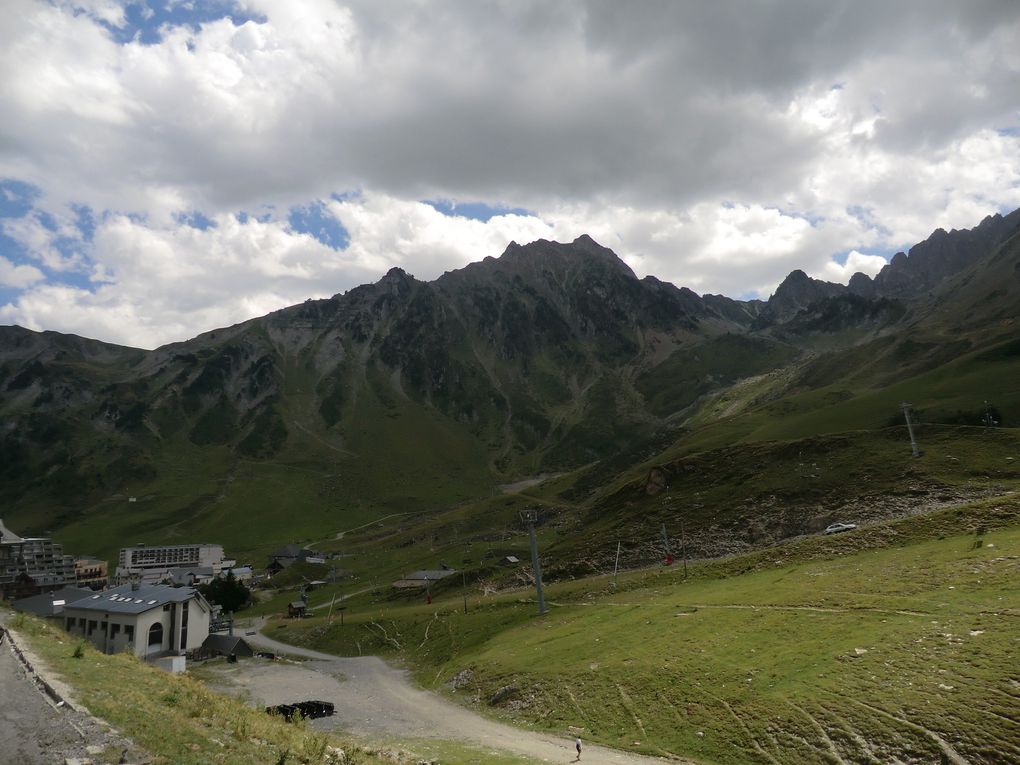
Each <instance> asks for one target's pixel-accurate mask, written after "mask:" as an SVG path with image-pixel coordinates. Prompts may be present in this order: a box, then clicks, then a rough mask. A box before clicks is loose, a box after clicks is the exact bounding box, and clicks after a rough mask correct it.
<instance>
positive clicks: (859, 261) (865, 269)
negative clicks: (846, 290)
mask: <svg viewBox="0 0 1020 765" xmlns="http://www.w3.org/2000/svg"><path fill="white" fill-rule="evenodd" d="M885 264H886V260H885V258H883V257H881V256H880V255H865V254H864V253H863V252H857V250H851V252H850V254H849V255H847V257H846V261H845V262H844V263H843V264H842V265H841V264H839V263H838V262H836V261H835V260H830V261H829V262H828V263H826V264H825V267H824V268H823V269H822V270H821V271H819V272H816V273H812V274H811V276H814V277H815V278H816V279H824V280H825V281H827V282H836V283H838V284H846V283H847V282H849V281H850V277H851V276H853V275H854V274H856V273H858V272H859V273H862V274H867V275H868V276H874V275H875V274H877V273H878V272H879V271H881V270H882V267H883V266H884V265H885Z"/></svg>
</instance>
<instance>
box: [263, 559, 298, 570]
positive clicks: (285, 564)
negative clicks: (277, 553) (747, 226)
mask: <svg viewBox="0 0 1020 765" xmlns="http://www.w3.org/2000/svg"><path fill="white" fill-rule="evenodd" d="M274 563H275V564H276V565H277V566H279V567H280V568H290V567H291V566H293V565H294V564H295V563H297V558H273V559H272V560H271V561H269V566H266V568H270V567H271V566H272V565H273V564H274Z"/></svg>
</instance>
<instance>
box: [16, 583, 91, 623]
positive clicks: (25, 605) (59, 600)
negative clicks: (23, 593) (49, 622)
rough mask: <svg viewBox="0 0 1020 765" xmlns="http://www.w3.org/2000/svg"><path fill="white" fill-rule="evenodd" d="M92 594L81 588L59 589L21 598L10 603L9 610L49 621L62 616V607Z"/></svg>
mask: <svg viewBox="0 0 1020 765" xmlns="http://www.w3.org/2000/svg"><path fill="white" fill-rule="evenodd" d="M91 594H92V590H85V589H82V588H81V587H61V588H60V589H59V590H53V591H52V592H43V593H40V594H38V595H33V596H31V597H29V598H21V599H20V600H15V601H14V602H13V603H11V608H13V609H14V610H15V611H21V612H22V613H26V614H35V615H36V616H41V617H43V618H44V619H51V618H53V617H56V616H62V615H63V613H64V606H66V605H67V604H68V603H73V602H74V601H76V600H81V599H82V598H86V597H88V596H89V595H91Z"/></svg>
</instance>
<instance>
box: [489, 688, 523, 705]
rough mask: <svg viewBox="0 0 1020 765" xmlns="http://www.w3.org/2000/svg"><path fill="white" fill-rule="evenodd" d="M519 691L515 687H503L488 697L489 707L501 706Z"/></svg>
mask: <svg viewBox="0 0 1020 765" xmlns="http://www.w3.org/2000/svg"><path fill="white" fill-rule="evenodd" d="M520 692H521V691H520V689H519V688H518V687H517V686H516V685H504V686H503V687H502V688H500V689H499V690H498V691H496V692H495V693H494V694H492V695H491V696H489V706H496V705H497V704H502V703H503V702H504V701H507V700H509V699H512V698H514V697H515V696H517V694H519V693H520Z"/></svg>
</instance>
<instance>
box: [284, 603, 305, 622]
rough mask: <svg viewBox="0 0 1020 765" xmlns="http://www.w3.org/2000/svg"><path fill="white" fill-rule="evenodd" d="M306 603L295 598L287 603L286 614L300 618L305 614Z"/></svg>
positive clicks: (293, 617)
mask: <svg viewBox="0 0 1020 765" xmlns="http://www.w3.org/2000/svg"><path fill="white" fill-rule="evenodd" d="M307 609H308V604H307V603H306V602H305V601H303V600H295V601H293V602H291V603H288V604H287V616H288V617H289V618H291V619H300V618H302V617H303V616H304V615H305V611H306V610H307Z"/></svg>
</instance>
